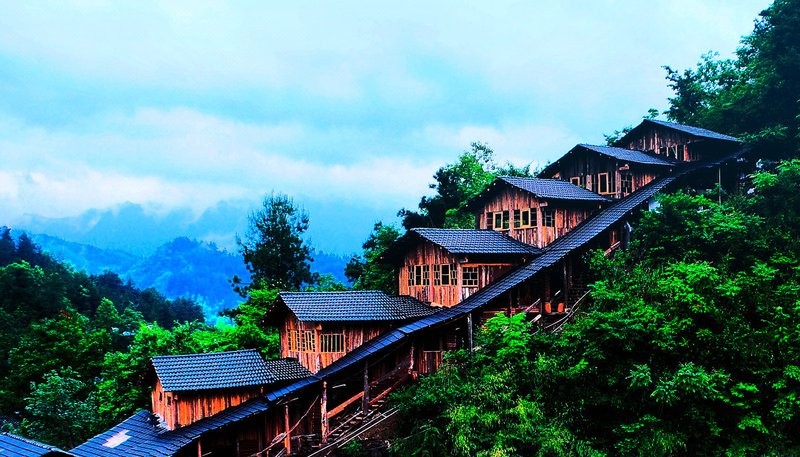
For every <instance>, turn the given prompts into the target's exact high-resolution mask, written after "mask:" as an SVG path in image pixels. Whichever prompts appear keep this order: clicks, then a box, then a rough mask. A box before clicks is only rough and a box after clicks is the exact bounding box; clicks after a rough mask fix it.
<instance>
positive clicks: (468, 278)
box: [461, 267, 478, 287]
mask: <svg viewBox="0 0 800 457" xmlns="http://www.w3.org/2000/svg"><path fill="white" fill-rule="evenodd" d="M461 285H462V286H464V287H477V286H478V267H464V269H463V270H462V271H461Z"/></svg>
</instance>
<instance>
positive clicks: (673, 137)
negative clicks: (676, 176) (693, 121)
mask: <svg viewBox="0 0 800 457" xmlns="http://www.w3.org/2000/svg"><path fill="white" fill-rule="evenodd" d="M620 146H621V147H624V148H628V149H638V150H640V151H645V152H650V153H653V154H657V155H660V156H662V157H668V158H670V159H676V160H679V161H685V162H693V161H696V160H705V159H708V158H710V157H715V156H718V155H719V154H720V153H723V152H724V151H733V150H734V149H735V148H736V147H738V146H737V144H736V143H733V142H728V141H715V140H711V139H698V138H695V137H693V136H691V135H688V134H686V133H683V132H679V131H675V130H672V129H669V128H666V127H662V126H657V125H648V126H645V127H642V128H641V129H639V130H637V131H636V133H635V135H633V136H631V137H630V138H628V139H627V140H626V141H625V143H624V144H621V145H620Z"/></svg>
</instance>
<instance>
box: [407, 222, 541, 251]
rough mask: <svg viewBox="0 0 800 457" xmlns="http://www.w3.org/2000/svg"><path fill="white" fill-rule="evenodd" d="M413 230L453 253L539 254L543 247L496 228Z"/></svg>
mask: <svg viewBox="0 0 800 457" xmlns="http://www.w3.org/2000/svg"><path fill="white" fill-rule="evenodd" d="M410 232H413V233H415V234H417V235H419V236H421V237H422V238H425V239H426V240H428V241H430V242H431V243H433V244H436V245H439V246H441V247H443V248H444V249H446V250H447V251H449V252H451V253H453V254H463V255H468V254H487V255H490V254H520V255H524V254H539V253H541V252H542V250H541V249H539V248H537V247H535V246H531V245H528V244H525V243H522V242H520V241H517V240H515V239H513V238H511V237H509V236H506V235H504V234H503V233H500V232H497V231H494V230H465V229H440V228H415V229H411V230H410Z"/></svg>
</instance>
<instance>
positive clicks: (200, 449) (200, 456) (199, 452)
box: [197, 438, 203, 457]
mask: <svg viewBox="0 0 800 457" xmlns="http://www.w3.org/2000/svg"><path fill="white" fill-rule="evenodd" d="M201 440H202V439H201V438H197V457H203V446H201V445H200V441H201Z"/></svg>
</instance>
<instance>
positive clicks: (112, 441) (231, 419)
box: [70, 397, 270, 457]
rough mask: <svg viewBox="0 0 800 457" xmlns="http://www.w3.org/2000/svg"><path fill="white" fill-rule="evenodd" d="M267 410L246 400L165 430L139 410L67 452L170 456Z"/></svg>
mask: <svg viewBox="0 0 800 457" xmlns="http://www.w3.org/2000/svg"><path fill="white" fill-rule="evenodd" d="M269 409H270V403H269V402H268V401H267V400H266V399H265V398H264V397H257V398H253V399H251V400H248V401H246V402H244V403H242V404H240V405H237V406H234V407H232V408H228V409H226V410H224V411H222V412H220V413H218V414H215V415H213V416H211V417H206V418H204V419H200V420H199V421H197V422H195V423H193V424H190V425H187V426H186V427H181V428H179V429H176V430H168V429H166V428H165V427H163V426H162V425H161V423H160V422H159V420H158V417H157V416H155V415H154V414H153V413H151V412H150V411H146V410H141V411H139V412H138V413H136V414H134V415H133V416H131V417H129V418H128V419H126V420H124V421H123V422H121V423H119V424H117V425H116V426H114V427H112V428H111V429H109V430H107V431H105V432H103V433H101V434H99V435H97V436H95V437H94V438H92V439H90V440H89V441H87V442H85V443H83V444H81V445H80V446H78V447H76V448H75V449H72V450H71V451H70V452H71V453H72V454H73V455H76V456H79V457H105V456H114V457H116V456H119V457H123V456H132V457H153V456H171V455H175V454H176V453H177V452H178V451H180V450H181V449H183V448H185V447H186V446H188V445H190V444H192V443H193V442H194V441H195V440H196V439H197V438H199V437H200V436H201V435H203V434H204V433H206V432H209V431H211V430H217V429H220V428H222V427H225V426H228V425H231V424H234V423H236V422H239V421H241V420H244V419H247V418H249V417H252V416H254V415H256V414H261V413H264V412H266V411H268V410H269Z"/></svg>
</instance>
